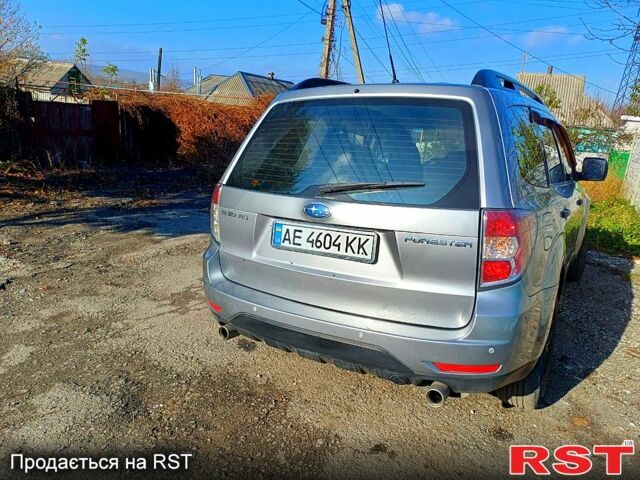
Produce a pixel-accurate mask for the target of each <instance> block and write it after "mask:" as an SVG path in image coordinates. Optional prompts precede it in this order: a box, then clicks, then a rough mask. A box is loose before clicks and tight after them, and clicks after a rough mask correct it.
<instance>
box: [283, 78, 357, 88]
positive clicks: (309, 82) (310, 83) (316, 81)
mask: <svg viewBox="0 0 640 480" xmlns="http://www.w3.org/2000/svg"><path fill="white" fill-rule="evenodd" d="M331 85H348V83H347V82H341V81H339V80H331V79H330V78H307V79H306V80H302V81H301V82H300V83H297V84H296V85H294V86H293V87H291V88H290V90H304V89H305V88H315V87H329V86H331Z"/></svg>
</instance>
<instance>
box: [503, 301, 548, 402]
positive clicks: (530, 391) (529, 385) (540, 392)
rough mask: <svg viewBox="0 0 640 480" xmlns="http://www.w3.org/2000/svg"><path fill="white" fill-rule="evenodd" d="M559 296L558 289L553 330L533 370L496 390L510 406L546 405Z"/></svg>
mask: <svg viewBox="0 0 640 480" xmlns="http://www.w3.org/2000/svg"><path fill="white" fill-rule="evenodd" d="M559 297H560V290H558V293H557V296H556V302H555V305H554V309H553V317H552V321H551V331H550V332H549V336H548V337H547V342H546V343H545V346H544V349H543V350H542V354H541V355H540V357H539V358H538V361H537V362H536V365H535V366H534V367H533V370H531V372H529V375H527V376H526V377H525V378H523V379H522V380H518V381H517V382H514V383H510V384H509V385H505V386H504V387H502V388H500V389H499V390H498V391H496V392H495V393H496V395H497V397H498V398H500V399H501V400H502V401H503V402H504V403H505V404H506V405H508V406H512V407H519V408H522V409H524V410H537V409H539V408H543V407H544V403H543V400H544V394H545V390H546V388H547V381H548V379H549V371H550V370H551V356H552V352H553V345H554V338H555V330H556V328H555V326H556V321H555V318H556V311H557V310H558V299H559Z"/></svg>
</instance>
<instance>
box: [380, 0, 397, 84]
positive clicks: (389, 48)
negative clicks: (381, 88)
mask: <svg viewBox="0 0 640 480" xmlns="http://www.w3.org/2000/svg"><path fill="white" fill-rule="evenodd" d="M378 2H379V3H380V14H381V15H382V25H383V26H384V36H385V38H386V40H387V52H389V64H390V65H391V76H392V78H391V83H398V77H397V75H396V67H395V66H394V65H393V55H391V46H390V45H389V35H388V34H387V22H386V21H385V19H384V10H383V9H382V0H378Z"/></svg>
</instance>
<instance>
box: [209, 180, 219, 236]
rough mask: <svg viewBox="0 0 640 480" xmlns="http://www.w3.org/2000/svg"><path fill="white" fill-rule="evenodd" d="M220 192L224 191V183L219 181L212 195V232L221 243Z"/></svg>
mask: <svg viewBox="0 0 640 480" xmlns="http://www.w3.org/2000/svg"><path fill="white" fill-rule="evenodd" d="M220 192H222V185H221V184H220V183H218V184H217V185H216V188H214V189H213V195H212V196H211V233H212V234H213V238H214V239H215V241H216V242H218V243H220V207H219V205H218V204H219V203H220Z"/></svg>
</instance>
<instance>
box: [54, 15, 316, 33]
mask: <svg viewBox="0 0 640 480" xmlns="http://www.w3.org/2000/svg"><path fill="white" fill-rule="evenodd" d="M307 14H308V13H306V14H305V15H307ZM313 22H314V21H313V20H309V21H306V22H303V23H313ZM279 25H290V23H288V22H279V23H262V24H253V25H228V26H224V27H203V28H180V29H171V30H121V31H111V32H92V33H91V35H92V36H95V35H133V34H136V35H137V34H145V33H177V32H207V31H211V30H216V31H218V30H235V29H241V28H259V27H274V26H279ZM42 35H47V36H51V35H60V36H63V35H64V36H75V35H87V32H43V33H42Z"/></svg>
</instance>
